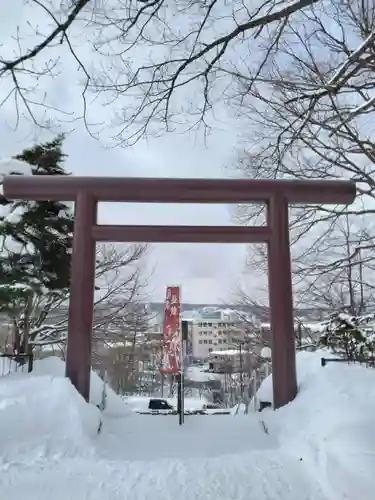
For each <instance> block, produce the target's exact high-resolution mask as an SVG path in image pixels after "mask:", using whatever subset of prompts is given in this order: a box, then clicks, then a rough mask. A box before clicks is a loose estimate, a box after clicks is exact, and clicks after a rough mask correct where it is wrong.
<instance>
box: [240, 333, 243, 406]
mask: <svg viewBox="0 0 375 500" xmlns="http://www.w3.org/2000/svg"><path fill="white" fill-rule="evenodd" d="M240 391H241V400H242V399H243V366H242V342H240Z"/></svg>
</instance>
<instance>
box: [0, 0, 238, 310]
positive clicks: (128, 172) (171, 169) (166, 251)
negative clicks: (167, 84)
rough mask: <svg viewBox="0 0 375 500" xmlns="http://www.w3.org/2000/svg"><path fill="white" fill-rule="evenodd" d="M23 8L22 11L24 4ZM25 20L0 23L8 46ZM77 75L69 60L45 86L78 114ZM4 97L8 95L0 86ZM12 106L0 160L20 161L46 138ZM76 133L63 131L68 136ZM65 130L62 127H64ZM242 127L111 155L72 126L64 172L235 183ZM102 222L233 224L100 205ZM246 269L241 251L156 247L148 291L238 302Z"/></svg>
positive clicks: (99, 115) (1, 121)
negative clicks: (176, 288)
mask: <svg viewBox="0 0 375 500" xmlns="http://www.w3.org/2000/svg"><path fill="white" fill-rule="evenodd" d="M16 3H19V7H20V6H21V4H22V2H16ZM25 16H26V14H25V12H23V11H22V9H21V10H20V11H18V13H17V10H16V9H15V8H11V7H10V4H8V11H4V17H3V15H2V22H1V25H2V26H1V27H3V26H5V31H3V32H2V38H3V40H2V41H3V42H5V41H6V42H7V43H9V41H10V38H9V37H10V36H11V34H12V32H14V28H15V26H16V24H17V23H21V25H22V21H25ZM76 74H77V72H76V67H75V66H74V64H73V62H72V61H71V60H70V59H67V63H66V64H65V63H64V71H63V72H62V74H61V75H60V77H59V78H55V79H52V80H49V81H48V82H46V83H44V85H47V86H46V87H45V90H46V92H48V96H49V99H50V101H51V99H52V101H53V100H55V101H56V102H61V101H62V100H63V101H64V102H65V105H66V106H67V107H68V108H70V109H74V108H75V106H76V105H77V106H79V103H78V101H77V104H76V100H77V99H78V96H77V93H76V87H77V76H76ZM0 90H2V92H4V90H5V87H4V84H3V82H2V86H1V87H0ZM95 113H96V115H95V118H96V119H97V121H98V122H99V121H100V122H102V123H103V122H104V123H105V122H106V120H109V115H108V114H107V113H108V110H107V109H101V108H100V106H97V108H96V109H95ZM15 123H16V113H15V106H14V102H13V101H12V102H8V103H7V104H6V105H5V106H3V107H2V108H1V114H0V157H3V158H4V157H8V156H10V155H13V154H16V153H18V152H19V151H20V150H22V148H24V147H26V146H30V145H31V144H32V143H33V142H34V141H36V140H42V139H45V138H47V137H48V134H46V133H44V132H42V131H40V130H36V129H35V128H34V127H33V126H32V125H31V124H30V120H29V118H27V117H22V116H21V119H20V121H19V123H18V124H17V126H15ZM71 128H72V126H67V127H65V130H69V129H71ZM62 129H63V130H64V127H62ZM238 131H239V129H238V124H236V122H234V121H233V120H230V119H229V118H228V120H226V119H222V120H221V123H220V124H219V123H217V124H216V127H215V129H214V130H213V131H212V133H211V135H210V137H209V138H208V141H207V144H206V145H204V143H203V140H202V138H201V137H197V136H196V135H180V134H169V135H167V136H163V137H161V138H157V139H151V140H148V141H141V142H138V143H137V144H136V145H135V146H133V147H131V148H121V147H116V148H113V147H112V148H109V147H107V145H108V144H109V142H108V140H107V137H104V136H103V140H102V139H101V137H99V140H95V139H93V138H92V137H90V135H89V134H88V133H87V131H86V130H85V129H84V127H83V125H82V123H80V122H77V123H75V124H74V130H73V131H71V132H70V133H69V135H68V138H67V141H66V153H67V154H68V155H69V157H68V160H67V164H66V166H67V169H68V170H69V171H71V172H72V173H73V174H75V175H92V176H100V175H102V176H103V175H109V176H150V177H223V176H228V175H233V172H232V173H230V172H228V170H227V169H226V168H225V167H226V166H227V165H230V164H231V162H232V161H233V159H234V158H235V152H236V144H237V137H238ZM99 217H100V220H99V222H106V223H112V224H126V223H131V224H190V225H194V224H202V225H210V224H214V225H226V224H233V222H232V221H231V217H230V212H229V209H228V207H226V206H197V205H195V206H192V205H177V206H175V205H148V206H147V205H137V204H122V205H121V204H115V205H114V204H103V205H102V206H101V207H100V211H99ZM244 261H245V247H244V246H243V245H199V244H191V245H187V244H186V245H184V244H168V245H154V246H153V247H152V250H151V252H150V256H149V267H150V269H151V268H153V269H154V273H153V277H152V282H151V284H150V291H151V293H152V296H153V298H154V299H156V300H162V299H163V297H164V294H165V287H166V286H167V285H169V284H179V285H181V287H182V294H183V300H184V301H186V302H221V301H225V300H230V299H231V298H233V290H234V289H236V287H237V286H238V283H239V281H240V280H241V279H242V275H243V270H244Z"/></svg>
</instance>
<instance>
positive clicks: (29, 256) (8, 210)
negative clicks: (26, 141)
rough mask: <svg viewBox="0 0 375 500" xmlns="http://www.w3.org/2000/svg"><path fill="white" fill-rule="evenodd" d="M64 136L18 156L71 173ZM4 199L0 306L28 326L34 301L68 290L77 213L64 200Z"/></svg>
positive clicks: (49, 171)
mask: <svg viewBox="0 0 375 500" xmlns="http://www.w3.org/2000/svg"><path fill="white" fill-rule="evenodd" d="M63 141H64V136H63V135H59V136H57V137H56V138H55V139H54V140H52V141H50V142H46V143H43V144H40V145H37V146H34V147H32V148H30V149H26V150H24V151H23V152H22V153H21V154H20V155H17V156H16V157H15V158H16V159H17V160H21V161H24V162H27V163H28V164H30V165H31V169H32V175H68V174H67V173H66V172H65V170H64V167H63V162H64V160H65V157H66V155H65V154H64V153H63V152H62V144H63ZM0 204H1V205H2V207H0V245H1V246H0V257H1V260H0V280H1V281H0V311H1V312H6V313H7V314H8V315H9V316H10V318H11V320H12V321H13V322H16V323H17V324H18V326H21V329H24V328H25V323H26V320H27V323H29V320H28V319H27V318H26V317H25V315H26V314H27V315H29V314H30V308H31V307H32V305H31V302H36V301H35V299H38V302H40V298H41V297H42V298H43V297H44V298H46V300H49V302H51V297H52V298H55V299H57V298H58V297H64V296H66V294H67V292H68V288H69V281H70V258H71V248H72V232H73V224H74V218H73V214H72V211H71V208H70V206H69V205H67V204H65V203H62V202H55V201H40V202H35V201H16V202H14V201H9V200H6V199H5V198H4V197H3V198H2V199H0ZM37 326H38V325H37ZM18 329H19V328H18Z"/></svg>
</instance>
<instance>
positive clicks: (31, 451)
mask: <svg viewBox="0 0 375 500" xmlns="http://www.w3.org/2000/svg"><path fill="white" fill-rule="evenodd" d="M0 422H1V423H2V432H1V433H0V449H1V456H0V464H1V465H2V466H4V465H7V464H11V463H14V462H20V461H23V460H24V459H25V458H26V459H27V461H28V462H29V463H34V462H35V461H36V460H41V459H43V458H54V459H57V458H59V459H61V457H63V456H65V457H81V456H89V455H91V454H92V453H93V452H94V448H93V446H92V443H91V442H90V439H89V438H90V437H93V436H95V435H96V433H97V429H98V427H99V423H100V411H99V410H98V408H96V406H93V405H87V404H86V403H85V401H84V400H83V398H82V397H81V396H80V395H79V394H78V393H77V391H76V390H75V389H74V388H73V386H72V385H71V383H70V382H69V380H68V379H65V378H55V377H53V376H51V375H45V376H41V377H37V378H36V377H35V378H34V377H32V378H25V375H23V377H22V378H20V377H17V378H15V377H12V376H10V377H2V378H0ZM13 431H14V432H13ZM25 437H27V439H25Z"/></svg>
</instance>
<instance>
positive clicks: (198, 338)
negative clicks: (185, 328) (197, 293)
mask: <svg viewBox="0 0 375 500" xmlns="http://www.w3.org/2000/svg"><path fill="white" fill-rule="evenodd" d="M191 328H192V344H193V346H192V347H193V349H192V350H193V358H194V359H196V360H198V359H199V360H204V361H207V360H208V358H209V354H210V353H211V352H212V351H214V350H215V351H226V350H228V349H230V348H235V347H238V345H239V343H241V342H244V340H245V338H246V325H245V323H244V322H243V321H241V320H240V318H239V316H238V314H236V313H235V312H234V311H231V310H225V309H216V308H211V307H210V308H208V307H207V308H204V309H202V310H201V311H200V312H199V314H197V315H195V318H194V319H193V321H192V327H191Z"/></svg>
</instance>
